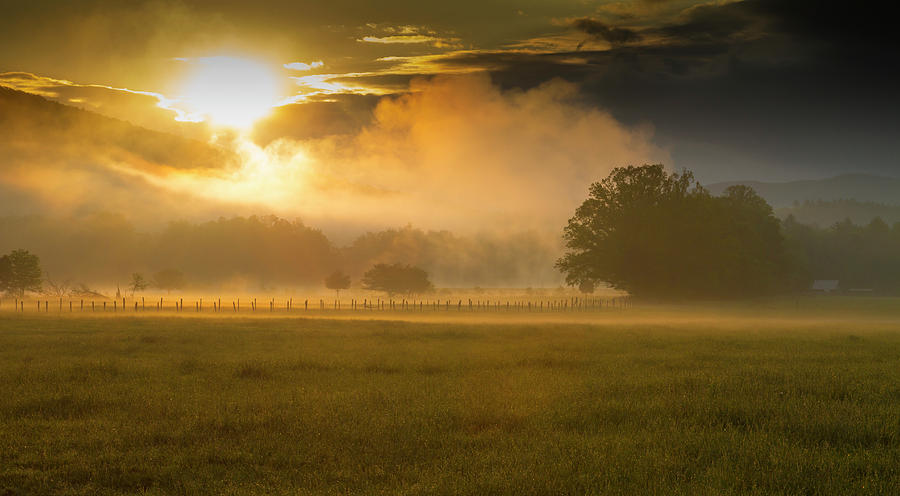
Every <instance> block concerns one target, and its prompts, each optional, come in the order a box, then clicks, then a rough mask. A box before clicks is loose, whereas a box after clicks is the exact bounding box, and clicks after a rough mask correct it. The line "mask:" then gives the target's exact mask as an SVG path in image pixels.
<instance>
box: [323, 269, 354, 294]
mask: <svg viewBox="0 0 900 496" xmlns="http://www.w3.org/2000/svg"><path fill="white" fill-rule="evenodd" d="M325 287H326V288H328V289H333V290H334V291H335V296H336V297H337V298H339V299H340V297H341V290H342V289H350V276H348V275H347V274H344V273H343V272H342V271H340V270H336V271H334V272H332V273H331V274H330V275H329V276H328V277H326V278H325Z"/></svg>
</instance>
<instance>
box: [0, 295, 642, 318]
mask: <svg viewBox="0 0 900 496" xmlns="http://www.w3.org/2000/svg"><path fill="white" fill-rule="evenodd" d="M632 305H633V302H632V299H631V297H629V296H616V297H611V298H594V297H568V298H544V299H505V300H504V299H474V300H473V299H470V298H467V299H459V298H457V299H443V300H438V299H415V298H413V299H404V298H401V299H392V298H371V299H370V298H363V299H355V298H351V299H349V300H347V299H345V300H341V299H334V300H327V299H322V298H319V299H315V300H313V299H309V298H307V299H303V300H299V299H296V300H295V299H294V298H282V299H276V298H266V299H263V300H262V301H260V300H258V299H257V298H233V299H224V300H223V299H222V298H212V299H204V298H189V299H187V300H185V298H181V297H178V298H171V297H169V298H159V299H156V298H153V299H147V298H145V297H138V298H130V299H129V298H126V297H123V298H116V299H102V300H98V299H83V298H78V299H72V298H54V299H52V300H51V299H32V300H25V299H18V298H15V299H12V300H10V299H5V300H4V299H0V311H7V312H17V313H26V312H28V313H48V314H49V313H52V312H55V313H60V314H61V313H91V312H93V313H98V312H102V313H113V314H136V313H148V312H168V313H172V312H174V313H189V312H194V313H232V314H247V313H251V314H253V313H265V312H268V313H276V312H277V313H302V312H315V311H342V312H469V313H485V312H495V313H501V312H520V313H521V312H540V313H548V312H557V313H561V312H599V311H604V310H625V309H628V308H631V307H632Z"/></svg>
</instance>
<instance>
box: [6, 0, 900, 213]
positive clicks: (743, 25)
mask: <svg viewBox="0 0 900 496" xmlns="http://www.w3.org/2000/svg"><path fill="white" fill-rule="evenodd" d="M0 9H2V11H3V15H2V16H0V85H4V86H8V87H11V88H14V89H18V90H22V91H26V92H30V93H34V94H38V95H41V96H44V97H47V98H50V99H52V100H56V101H59V102H61V103H65V104H69V105H75V106H78V107H82V108H86V109H90V110H93V111H96V112H98V113H101V114H103V115H107V116H111V117H116V118H119V119H124V120H128V121H130V122H133V123H135V124H138V125H140V126H144V127H147V128H149V129H154V130H158V131H163V132H168V133H174V134H178V135H181V136H185V137H189V138H192V139H196V140H200V141H203V142H209V143H212V144H214V145H215V146H217V147H220V148H225V149H228V150H229V151H231V152H233V153H234V154H235V155H236V156H237V157H238V162H239V164H238V165H237V166H231V167H230V168H227V169H223V170H222V171H212V172H210V171H209V170H207V169H202V170H201V169H197V170H190V169H189V168H188V169H189V170H184V167H180V168H179V173H178V174H172V173H168V172H167V173H165V174H163V173H162V172H160V171H161V170H162V169H160V168H159V167H162V165H171V164H162V165H160V166H159V167H157V168H156V169H154V168H153V167H150V166H142V167H140V168H136V167H133V166H132V165H127V166H123V165H121V164H115V165H109V166H107V167H106V169H104V170H106V171H107V172H106V173H111V172H109V171H118V172H117V173H119V172H121V171H122V170H123V168H127V169H128V174H129V177H131V178H140V179H141V180H142V181H144V182H146V183H148V184H150V185H152V186H153V187H156V188H162V189H164V190H165V191H167V192H170V193H172V194H177V195H187V196H188V197H197V198H201V199H203V200H204V201H214V200H215V201H221V202H225V203H229V204H239V205H240V204H249V203H253V204H254V205H257V204H262V205H265V206H266V208H269V209H271V210H273V211H275V212H276V213H283V214H289V213H295V214H297V215H302V216H304V217H307V218H316V219H322V220H327V219H344V220H347V219H354V220H359V219H361V218H366V217H367V216H368V217H371V218H372V219H375V218H377V219H383V220H382V222H383V223H384V224H388V225H397V224H398V223H400V224H402V223H404V222H413V223H418V224H423V223H424V224H427V223H429V221H430V220H434V219H435V218H440V219H441V221H440V222H437V223H436V224H440V227H448V228H457V227H461V226H464V225H466V223H467V222H470V220H471V219H472V218H483V219H489V221H488V223H487V225H495V226H498V225H502V226H511V225H516V223H517V222H518V221H517V220H516V219H522V218H527V219H530V220H534V221H535V222H539V223H553V225H557V224H560V223H561V222H564V220H565V218H566V217H567V215H569V214H570V213H571V211H572V209H573V208H574V206H576V205H577V204H578V203H579V202H580V200H581V199H583V197H584V195H585V194H586V191H587V186H588V184H589V183H590V182H591V181H594V180H599V179H601V178H602V177H603V176H605V175H606V173H607V172H608V171H609V170H610V169H611V168H612V167H615V166H620V165H628V164H641V163H650V162H663V163H665V164H666V165H667V166H668V167H670V168H671V169H672V170H680V169H683V168H687V169H690V170H692V171H693V172H694V173H695V175H696V176H697V177H698V178H699V179H700V180H701V181H702V182H705V183H712V182H718V181H731V180H763V181H781V180H794V179H812V178H823V177H828V176H833V175H836V174H842V173H851V172H864V173H872V174H881V175H887V176H900V159H898V156H900V154H898V151H900V150H898V149H900V145H898V142H900V140H897V136H898V135H900V112H898V110H900V95H898V92H897V91H896V88H897V87H898V82H900V78H898V67H900V65H898V63H897V62H900V61H898V55H897V48H898V47H897V45H898V42H897V39H896V37H895V36H894V35H892V34H891V32H892V29H893V26H892V25H891V21H890V19H891V18H892V17H891V16H889V15H888V12H887V11H886V10H883V9H882V7H881V6H880V5H879V4H878V3H856V2H828V3H823V2H817V1H811V0H740V1H729V0H722V1H697V0H633V1H616V0H612V1H604V0H594V1H592V0H553V1H549V0H532V1H520V2H511V1H509V2H507V1H484V0H479V1H468V0H462V1H454V2H446V1H444V2H420V1H412V0H409V1H382V2H369V1H362V0H332V1H329V2H319V1H302V0H301V1H297V0H291V1H287V0H278V1H255V2H246V1H238V0H225V1H212V0H209V1H205V0H199V1H166V0H162V1H128V2H123V1H119V0H83V1H78V2H72V1H68V0H56V1H54V0H32V1H29V2H18V1H16V2H13V1H10V0H0ZM223 167H224V166H223ZM24 170H25V169H24V168H23V169H21V170H20V171H19V173H20V174H24V172H22V171H24ZM165 170H167V171H168V170H170V169H165ZM24 183H25V181H23V184H24ZM98 194H100V193H99V192H98V191H90V192H87V193H85V197H96V195H98ZM251 200H252V202H251ZM73 201H87V200H84V199H80V200H78V199H76V200H73ZM425 205H428V206H429V209H430V210H429V209H425V208H423V206H425ZM435 212H439V213H437V214H436V213H435ZM448 212H455V214H454V215H450V214H449V213H448ZM361 222H362V221H361ZM362 223H363V224H365V222H362ZM526 224H527V222H526ZM560 225H561V224H560Z"/></svg>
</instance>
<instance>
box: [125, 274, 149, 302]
mask: <svg viewBox="0 0 900 496" xmlns="http://www.w3.org/2000/svg"><path fill="white" fill-rule="evenodd" d="M148 287H150V283H149V282H147V280H146V279H144V275H143V274H141V273H139V272H135V273H134V274H131V283H130V284H129V285H128V288H129V289H131V297H132V298H134V293H136V292H138V291H143V290H145V289H147V288H148Z"/></svg>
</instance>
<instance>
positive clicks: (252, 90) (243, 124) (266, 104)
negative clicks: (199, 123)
mask: <svg viewBox="0 0 900 496" xmlns="http://www.w3.org/2000/svg"><path fill="white" fill-rule="evenodd" d="M183 60H185V61H186V62H189V63H192V64H194V66H195V67H194V69H193V71H192V72H191V73H190V75H189V76H188V78H187V80H186V81H185V82H184V85H183V86H182V87H181V99H182V100H183V102H184V104H185V105H186V106H187V107H188V108H189V109H190V112H191V113H192V114H194V115H199V116H201V117H202V118H203V119H204V120H209V121H211V122H212V123H213V124H218V125H223V126H230V127H237V128H248V127H250V126H252V125H253V123H254V122H256V121H257V120H259V119H260V118H262V117H265V116H266V115H268V114H269V112H270V111H271V110H272V106H274V105H276V104H277V103H278V98H279V84H278V81H277V79H276V77H275V75H274V73H273V72H272V70H271V69H270V68H269V67H267V66H266V65H265V64H264V63H261V62H258V61H255V60H250V59H242V58H233V57H203V58H192V59H183Z"/></svg>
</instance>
